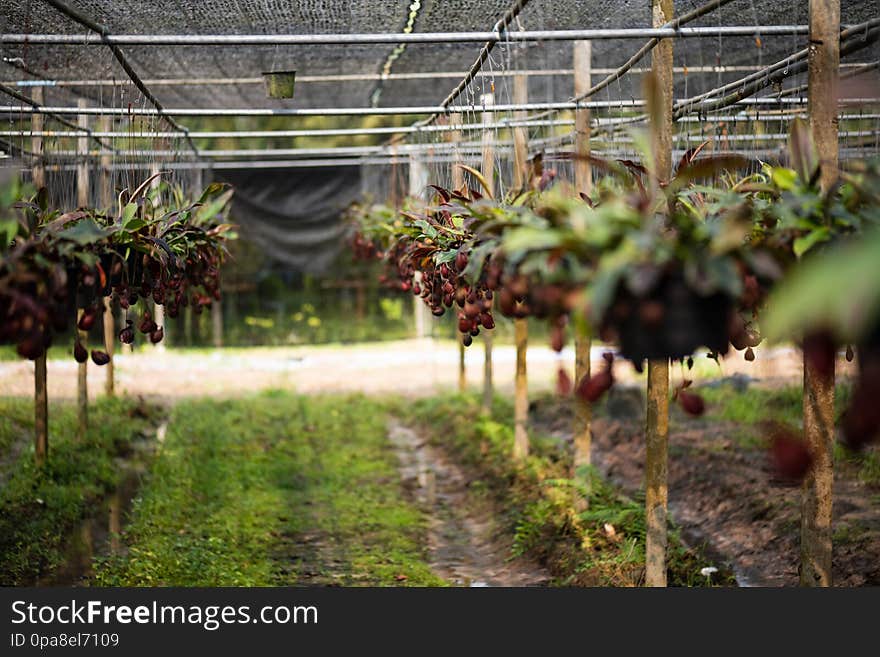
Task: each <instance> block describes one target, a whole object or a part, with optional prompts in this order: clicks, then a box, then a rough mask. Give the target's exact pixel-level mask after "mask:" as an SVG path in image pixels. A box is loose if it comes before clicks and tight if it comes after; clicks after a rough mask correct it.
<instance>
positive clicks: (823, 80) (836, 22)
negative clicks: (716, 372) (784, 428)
mask: <svg viewBox="0 0 880 657" xmlns="http://www.w3.org/2000/svg"><path fill="white" fill-rule="evenodd" d="M808 66H809V68H808V91H807V95H808V103H809V105H808V107H809V122H810V132H811V133H812V137H813V141H814V142H815V144H816V151H817V152H818V154H819V157H820V162H821V166H822V171H821V177H820V179H819V182H820V184H821V186H822V189H823V190H827V189H828V188H829V187H830V186H831V185H832V184H834V182H835V180H837V167H838V137H837V127H838V125H837V124H838V119H837V76H838V69H839V67H840V2H839V0H810V46H809V64H808ZM834 378H835V377H834V369H833V367H832V369H831V371H830V372H828V373H822V372H819V371H817V370H816V369H815V368H814V367H813V366H812V365H811V364H810V362H809V360H808V359H806V358H805V359H804V399H803V405H804V437H805V439H806V441H807V446H808V448H809V449H810V451H811V452H812V454H813V457H814V462H813V467H812V468H811V469H810V471H809V472H808V473H807V476H806V477H805V478H804V482H803V487H802V493H801V576H800V583H801V586H831V554H832V547H831V504H832V499H833V495H832V488H833V485H834Z"/></svg>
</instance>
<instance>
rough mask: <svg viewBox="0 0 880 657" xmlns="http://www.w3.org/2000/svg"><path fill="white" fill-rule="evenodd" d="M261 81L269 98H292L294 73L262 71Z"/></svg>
mask: <svg viewBox="0 0 880 657" xmlns="http://www.w3.org/2000/svg"><path fill="white" fill-rule="evenodd" d="M263 80H264V81H265V83H266V94H267V95H268V96H269V98H293V87H294V81H295V80H296V71H264V72H263Z"/></svg>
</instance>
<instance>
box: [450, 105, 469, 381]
mask: <svg viewBox="0 0 880 657" xmlns="http://www.w3.org/2000/svg"><path fill="white" fill-rule="evenodd" d="M449 124H450V125H454V126H455V125H461V114H460V113H458V112H455V113H453V114H450V115H449ZM447 134H448V139H449V141H450V142H452V144H453V149H452V160H453V161H452V189H458V190H460V189H461V188H462V187H464V170H463V169H462V168H461V167H459V166H456V165H457V164H459V163H460V161H461V153H460V152H459V150H458V147H457V144H459V143H460V142H461V130H450V131H449V132H448V133H447ZM456 335H458V391H459V392H465V391H466V390H467V367H466V366H465V358H464V356H465V353H464V352H465V349H466V347H465V346H464V342H463V340H464V335H463V334H461V333H459V332H458V331H456Z"/></svg>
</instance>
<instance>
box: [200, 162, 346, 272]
mask: <svg viewBox="0 0 880 657" xmlns="http://www.w3.org/2000/svg"><path fill="white" fill-rule="evenodd" d="M214 178H215V179H216V180H218V181H222V182H228V183H230V184H232V185H233V187H235V196H234V197H233V204H232V216H233V219H234V220H235V221H236V223H238V224H239V225H240V226H241V232H242V235H243V236H244V237H246V238H248V239H250V240H251V241H253V242H254V243H255V244H256V245H257V246H259V247H260V249H261V250H262V251H263V253H265V254H266V256H267V257H269V258H272V259H273V260H276V261H278V262H280V263H282V264H284V265H286V266H289V267H291V268H293V269H296V270H299V271H302V272H306V273H309V274H320V273H323V272H325V271H327V269H328V268H329V267H330V265H331V264H332V263H333V261H334V259H335V258H336V256H337V255H338V253H339V251H340V250H341V249H342V248H343V247H344V243H343V234H344V231H345V226H344V225H343V224H342V221H341V213H342V211H343V210H344V209H345V208H346V207H347V206H348V205H349V204H350V203H351V202H352V201H354V200H355V199H356V198H357V197H358V196H359V195H360V192H361V184H360V167H353V166H346V167H338V168H331V167H321V168H317V169H250V170H244V169H231V170H224V171H217V172H215V174H214Z"/></svg>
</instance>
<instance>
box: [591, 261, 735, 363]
mask: <svg viewBox="0 0 880 657" xmlns="http://www.w3.org/2000/svg"><path fill="white" fill-rule="evenodd" d="M732 310H733V300H732V299H731V298H730V297H729V296H728V295H726V294H722V293H716V294H712V295H709V296H703V295H700V294H698V293H696V292H695V291H694V290H692V289H691V288H690V287H688V285H687V283H686V282H685V280H684V276H682V275H681V273H680V272H673V273H670V274H666V275H665V276H663V278H661V279H660V280H659V281H658V282H657V284H656V285H655V286H654V287H653V289H651V291H650V292H648V293H647V294H645V295H644V296H640V297H637V296H635V295H633V294H632V293H631V292H629V290H627V289H626V288H625V286H624V285H621V286H620V287H619V288H618V290H617V296H616V298H615V300H614V302H613V303H612V305H611V307H610V308H609V310H608V312H607V313H606V315H605V318H604V320H603V322H602V324H603V333H605V334H607V335H609V337H614V338H616V340H617V341H618V342H619V344H620V352H621V354H622V355H623V356H624V357H625V358H628V359H629V360H631V361H632V362H633V363H635V364H637V365H638V364H641V363H642V362H643V361H645V360H655V359H665V358H671V359H677V358H684V357H686V356H689V355H690V354H692V353H694V352H695V351H696V350H697V349H698V348H700V347H706V348H708V349H709V350H711V351H713V352H715V353H719V354H724V353H726V352H727V349H728V344H729V327H730V315H731V312H732Z"/></svg>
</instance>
